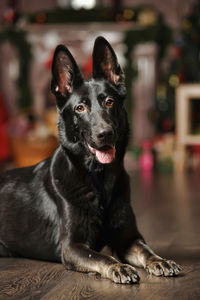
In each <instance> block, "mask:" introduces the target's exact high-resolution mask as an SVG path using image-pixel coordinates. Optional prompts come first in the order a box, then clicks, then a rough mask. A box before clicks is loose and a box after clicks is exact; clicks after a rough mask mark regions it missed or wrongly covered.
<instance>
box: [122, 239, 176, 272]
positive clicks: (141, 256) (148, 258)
mask: <svg viewBox="0 0 200 300" xmlns="http://www.w3.org/2000/svg"><path fill="white" fill-rule="evenodd" d="M122 256H123V257H122V259H123V260H124V261H126V262H128V263H130V264H133V265H134V266H138V267H143V268H145V269H146V271H147V272H148V273H149V274H154V275H156V276H174V275H178V273H179V272H180V271H181V267H180V266H179V265H178V264H176V263H175V262H174V261H172V260H167V259H163V258H161V257H160V256H158V255H157V254H155V252H154V251H153V250H152V249H151V248H150V247H149V246H148V245H147V244H146V243H145V242H144V241H143V240H142V239H137V240H135V241H134V242H133V243H132V244H131V246H129V247H128V248H127V249H126V250H125V251H124V253H123V255H122Z"/></svg>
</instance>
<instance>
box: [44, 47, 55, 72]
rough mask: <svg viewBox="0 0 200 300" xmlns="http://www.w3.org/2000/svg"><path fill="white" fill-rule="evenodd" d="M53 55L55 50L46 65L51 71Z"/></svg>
mask: <svg viewBox="0 0 200 300" xmlns="http://www.w3.org/2000/svg"><path fill="white" fill-rule="evenodd" d="M53 53H54V50H52V51H51V53H50V55H49V58H48V59H47V60H46V61H45V63H44V65H45V68H47V70H51V65H52V61H53Z"/></svg>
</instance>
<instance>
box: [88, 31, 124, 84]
mask: <svg viewBox="0 0 200 300" xmlns="http://www.w3.org/2000/svg"><path fill="white" fill-rule="evenodd" d="M92 74H93V78H95V79H101V78H104V79H106V80H107V81H109V82H111V83H113V84H115V85H116V86H118V85H124V84H125V83H124V73H123V71H122V69H121V67H120V65H119V63H118V60H117V56H116V54H115V52H114V50H113V49H112V47H111V46H110V44H109V43H108V41H107V40H106V39H105V38H103V37H101V36H99V37H98V38H97V39H96V40H95V44H94V50H93V70H92Z"/></svg>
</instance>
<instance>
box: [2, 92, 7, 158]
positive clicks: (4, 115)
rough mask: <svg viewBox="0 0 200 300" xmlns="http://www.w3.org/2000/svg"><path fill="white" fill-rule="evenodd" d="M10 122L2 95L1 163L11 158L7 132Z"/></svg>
mask: <svg viewBox="0 0 200 300" xmlns="http://www.w3.org/2000/svg"><path fill="white" fill-rule="evenodd" d="M7 120H8V115H7V112H6V110H5V107H4V105H3V98H2V95H0V141H1V147H0V161H3V160H6V159H8V157H9V147H8V138H7V132H6V122H7Z"/></svg>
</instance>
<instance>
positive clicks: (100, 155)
mask: <svg viewBox="0 0 200 300" xmlns="http://www.w3.org/2000/svg"><path fill="white" fill-rule="evenodd" d="M115 152H116V150H115V148H114V147H113V148H110V149H109V150H107V151H99V150H96V153H95V154H96V157H97V159H98V161H99V162H100V163H102V164H110V163H111V162H112V161H113V159H114V157H115Z"/></svg>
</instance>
